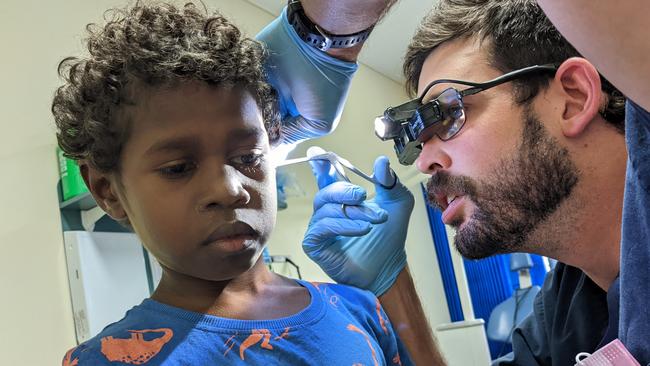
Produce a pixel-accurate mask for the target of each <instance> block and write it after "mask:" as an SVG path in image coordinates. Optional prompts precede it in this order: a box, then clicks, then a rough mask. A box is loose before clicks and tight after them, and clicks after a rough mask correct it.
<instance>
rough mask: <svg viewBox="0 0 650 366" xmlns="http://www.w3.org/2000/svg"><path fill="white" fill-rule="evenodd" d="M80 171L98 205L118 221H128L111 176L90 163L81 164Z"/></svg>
mask: <svg viewBox="0 0 650 366" xmlns="http://www.w3.org/2000/svg"><path fill="white" fill-rule="evenodd" d="M79 170H80V171H81V176H82V177H83V179H84V182H85V183H86V187H88V190H89V191H90V193H91V194H92V195H93V198H94V199H95V201H96V202H97V205H99V207H100V208H101V209H102V210H104V212H106V214H108V216H110V217H111V218H113V219H114V220H116V221H120V220H124V219H126V218H127V214H126V210H124V206H123V205H122V202H121V201H120V200H119V198H118V195H117V190H116V188H117V187H115V182H114V180H112V179H111V176H110V175H109V174H108V173H103V172H101V171H99V170H98V169H96V168H94V167H93V166H92V165H91V164H90V163H88V162H80V164H79Z"/></svg>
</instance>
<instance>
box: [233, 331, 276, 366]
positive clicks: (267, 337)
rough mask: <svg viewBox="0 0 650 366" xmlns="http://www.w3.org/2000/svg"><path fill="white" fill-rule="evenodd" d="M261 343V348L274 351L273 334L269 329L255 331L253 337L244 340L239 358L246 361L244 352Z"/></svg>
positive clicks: (240, 347)
mask: <svg viewBox="0 0 650 366" xmlns="http://www.w3.org/2000/svg"><path fill="white" fill-rule="evenodd" d="M259 341H262V344H261V345H260V347H262V348H264V349H268V350H272V349H273V346H271V343H270V342H271V332H270V331H269V330H268V329H253V330H252V331H251V335H249V336H248V338H246V340H244V341H243V342H242V343H241V345H240V346H239V358H241V359H242V361H243V360H244V352H246V350H247V349H249V348H250V347H252V346H254V345H256V344H257V343H258V342H259Z"/></svg>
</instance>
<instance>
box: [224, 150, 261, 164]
mask: <svg viewBox="0 0 650 366" xmlns="http://www.w3.org/2000/svg"><path fill="white" fill-rule="evenodd" d="M263 159H264V154H258V153H250V154H245V155H240V156H235V157H234V158H231V159H230V161H231V162H232V163H234V164H237V165H243V166H246V167H256V166H258V165H260V163H261V162H262V160H263Z"/></svg>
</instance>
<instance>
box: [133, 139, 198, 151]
mask: <svg viewBox="0 0 650 366" xmlns="http://www.w3.org/2000/svg"><path fill="white" fill-rule="evenodd" d="M198 143H199V141H198V139H196V138H195V137H191V136H188V137H176V138H170V139H167V140H162V141H158V142H156V143H155V144H153V145H151V147H149V148H148V149H147V151H145V154H147V155H148V154H154V153H158V152H170V151H178V150H189V149H193V148H196V146H197V145H198Z"/></svg>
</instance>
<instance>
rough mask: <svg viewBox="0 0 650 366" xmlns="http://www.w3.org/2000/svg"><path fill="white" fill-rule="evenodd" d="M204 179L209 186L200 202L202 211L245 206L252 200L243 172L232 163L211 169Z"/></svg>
mask: <svg viewBox="0 0 650 366" xmlns="http://www.w3.org/2000/svg"><path fill="white" fill-rule="evenodd" d="M203 179H204V184H206V186H207V187H208V188H207V190H206V194H205V197H204V198H203V199H202V200H201V202H200V204H199V209H200V210H201V211H208V210H211V209H215V208H237V207H243V206H245V205H246V204H248V203H249V202H250V199H251V196H250V193H249V192H248V191H247V190H246V188H245V187H244V184H243V180H242V179H243V177H242V176H241V173H240V172H239V171H238V170H237V169H236V168H234V167H232V166H230V165H227V164H226V165H222V166H220V167H219V168H213V169H211V171H210V172H209V173H208V174H205V177H203Z"/></svg>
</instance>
